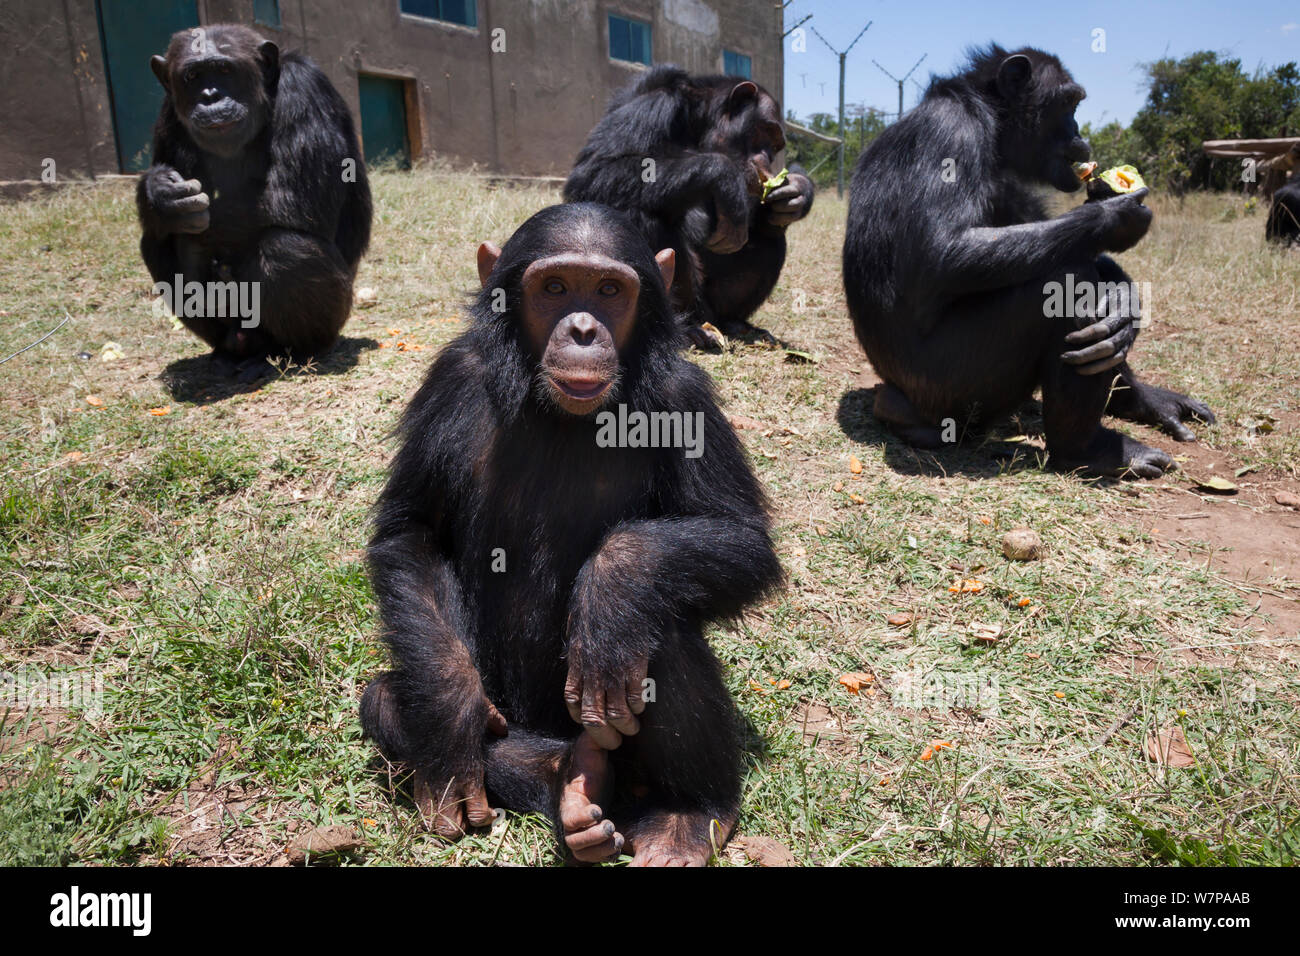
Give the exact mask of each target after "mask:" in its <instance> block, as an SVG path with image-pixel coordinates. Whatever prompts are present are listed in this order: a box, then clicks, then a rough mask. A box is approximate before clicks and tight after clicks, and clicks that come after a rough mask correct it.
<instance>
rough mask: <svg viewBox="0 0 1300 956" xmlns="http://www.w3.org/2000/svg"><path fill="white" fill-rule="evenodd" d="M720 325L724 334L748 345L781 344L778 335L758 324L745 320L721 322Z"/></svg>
mask: <svg viewBox="0 0 1300 956" xmlns="http://www.w3.org/2000/svg"><path fill="white" fill-rule="evenodd" d="M718 327H719V328H720V329H722V334H723V335H725V336H726V337H727V338H729V339H739V340H740V341H741V342H744V343H745V344H747V345H771V346H777V345H780V344H781V343H780V342H779V341H777V338H776V336H775V335H773V334H772V333H771V332H769V331H768V330H767V329H760V328H759V327H758V326H757V325H751V324H750V323H748V322H745V321H743V320H741V321H738V322H737V321H730V322H719V323H718Z"/></svg>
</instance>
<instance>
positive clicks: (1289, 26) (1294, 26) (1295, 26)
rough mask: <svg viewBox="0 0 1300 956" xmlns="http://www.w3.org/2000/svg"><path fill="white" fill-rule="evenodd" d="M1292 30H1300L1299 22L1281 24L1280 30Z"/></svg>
mask: <svg viewBox="0 0 1300 956" xmlns="http://www.w3.org/2000/svg"><path fill="white" fill-rule="evenodd" d="M1292 30H1300V23H1284V24H1282V32H1283V33H1290V32H1291V31H1292Z"/></svg>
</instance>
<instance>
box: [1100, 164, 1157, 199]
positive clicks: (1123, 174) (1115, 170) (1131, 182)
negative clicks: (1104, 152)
mask: <svg viewBox="0 0 1300 956" xmlns="http://www.w3.org/2000/svg"><path fill="white" fill-rule="evenodd" d="M1097 178H1098V179H1100V180H1101V181H1102V182H1103V183H1105V184H1106V185H1107V186H1109V187H1110V188H1111V189H1113V190H1115V192H1117V193H1131V192H1133V191H1134V190H1135V189H1142V188H1144V187H1145V186H1146V182H1145V180H1143V179H1142V174H1141V173H1139V172H1138V171H1137V167H1136V166H1127V165H1125V166H1114V167H1112V168H1110V169H1108V170H1106V171H1105V172H1104V173H1098V174H1097Z"/></svg>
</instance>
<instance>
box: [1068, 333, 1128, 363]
mask: <svg viewBox="0 0 1300 956" xmlns="http://www.w3.org/2000/svg"><path fill="white" fill-rule="evenodd" d="M1115 347H1116V346H1115V340H1114V339H1113V338H1110V339H1103V340H1102V341H1100V342H1098V343H1097V344H1096V345H1089V346H1088V347H1087V348H1086V349H1079V350H1078V351H1077V352H1062V353H1061V361H1062V362H1065V363H1067V364H1069V365H1085V364H1087V363H1088V362H1095V361H1097V360H1098V359H1104V358H1108V357H1110V356H1112V355H1114V354H1115Z"/></svg>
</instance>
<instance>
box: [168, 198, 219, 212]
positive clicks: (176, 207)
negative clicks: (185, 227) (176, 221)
mask: <svg viewBox="0 0 1300 956" xmlns="http://www.w3.org/2000/svg"><path fill="white" fill-rule="evenodd" d="M209 204H210V200H209V199H208V194H207V193H193V194H187V195H183V196H178V197H176V198H175V199H169V200H168V201H167V205H168V206H169V207H170V209H171V210H172V211H173V212H177V213H191V212H203V210H205V209H207V208H208V206H209Z"/></svg>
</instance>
